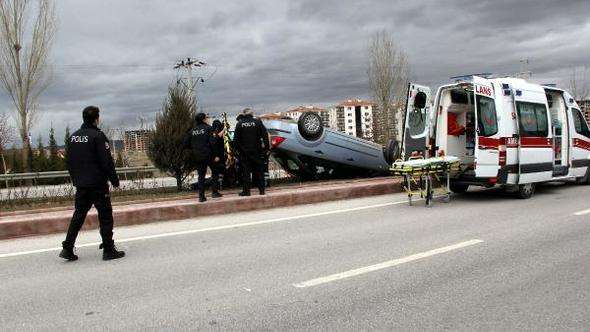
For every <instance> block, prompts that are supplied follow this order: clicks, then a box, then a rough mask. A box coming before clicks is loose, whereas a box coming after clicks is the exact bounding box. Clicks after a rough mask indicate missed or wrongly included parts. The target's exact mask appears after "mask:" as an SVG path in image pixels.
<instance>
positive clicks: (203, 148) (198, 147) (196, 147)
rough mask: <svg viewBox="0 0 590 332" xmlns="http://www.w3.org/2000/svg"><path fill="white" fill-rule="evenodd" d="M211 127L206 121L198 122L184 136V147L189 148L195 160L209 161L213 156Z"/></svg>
mask: <svg viewBox="0 0 590 332" xmlns="http://www.w3.org/2000/svg"><path fill="white" fill-rule="evenodd" d="M214 144H215V137H213V128H211V126H210V125H208V124H206V123H199V124H197V125H196V126H195V127H194V128H193V129H191V130H189V132H188V133H187V134H186V136H185V138H184V147H185V148H186V149H191V150H192V152H193V157H194V159H195V161H197V162H204V161H210V160H211V158H212V156H213V145H214Z"/></svg>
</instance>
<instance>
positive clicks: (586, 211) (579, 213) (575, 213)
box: [574, 209, 590, 216]
mask: <svg viewBox="0 0 590 332" xmlns="http://www.w3.org/2000/svg"><path fill="white" fill-rule="evenodd" d="M586 214H590V209H588V210H583V211H578V212H574V216H583V215H586Z"/></svg>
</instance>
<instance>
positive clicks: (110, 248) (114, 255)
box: [98, 243, 125, 261]
mask: <svg viewBox="0 0 590 332" xmlns="http://www.w3.org/2000/svg"><path fill="white" fill-rule="evenodd" d="M98 248H99V249H102V260H103V261H110V260H111V259H118V258H123V257H125V252H124V251H119V250H117V248H116V247H115V244H114V243H113V244H109V245H104V244H101V245H100V247H98Z"/></svg>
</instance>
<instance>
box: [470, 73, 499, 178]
mask: <svg viewBox="0 0 590 332" xmlns="http://www.w3.org/2000/svg"><path fill="white" fill-rule="evenodd" d="M473 91H474V94H475V100H474V109H475V123H476V130H475V142H476V149H475V165H476V166H475V176H476V177H479V178H494V177H497V176H498V170H499V169H500V153H499V152H500V151H499V146H500V137H499V136H500V135H499V124H498V110H499V109H500V107H501V106H500V105H497V102H496V96H495V90H494V86H493V84H492V82H490V81H489V80H487V79H485V78H482V77H478V76H474V77H473Z"/></svg>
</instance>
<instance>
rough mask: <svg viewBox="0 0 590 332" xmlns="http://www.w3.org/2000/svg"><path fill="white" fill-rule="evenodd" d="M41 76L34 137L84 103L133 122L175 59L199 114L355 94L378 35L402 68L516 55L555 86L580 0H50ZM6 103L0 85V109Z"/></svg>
mask: <svg viewBox="0 0 590 332" xmlns="http://www.w3.org/2000/svg"><path fill="white" fill-rule="evenodd" d="M57 9H58V10H57V13H58V16H59V30H58V35H57V40H56V43H55V45H54V48H53V52H52V59H53V63H54V71H55V80H54V83H53V85H52V86H51V88H50V89H49V90H48V91H47V92H46V93H45V94H44V96H43V97H42V99H41V101H40V109H41V112H40V118H41V121H39V124H38V125H37V126H36V127H35V128H34V130H33V138H34V140H35V142H36V138H37V136H38V134H39V133H40V132H41V133H43V135H44V136H47V134H46V133H47V132H48V128H49V126H50V125H51V124H53V126H54V127H55V128H56V130H57V132H58V135H59V137H60V141H61V137H62V135H63V131H64V128H65V126H66V124H69V125H70V126H71V127H72V128H74V127H78V126H79V125H80V122H81V121H80V112H81V109H82V108H83V107H84V106H87V105H90V104H94V105H98V106H99V107H100V108H101V109H102V113H101V115H102V118H103V120H104V121H105V122H106V123H107V124H108V125H110V126H117V127H118V126H127V127H131V128H132V127H137V126H138V123H139V121H138V118H139V117H140V116H141V117H143V118H145V119H146V121H147V122H150V121H152V120H153V118H154V114H155V112H156V111H158V109H159V108H160V107H161V104H162V101H163V98H164V97H165V95H166V90H167V87H168V85H169V84H170V82H172V81H174V80H175V78H176V75H177V72H176V71H175V70H173V69H172V67H173V65H174V64H175V62H176V61H177V60H178V59H180V58H185V57H188V56H190V57H196V58H198V59H202V60H204V61H206V62H207V63H208V64H209V66H208V67H207V68H206V69H205V70H203V71H200V72H196V73H195V76H199V75H201V76H204V77H205V78H208V80H207V81H206V82H205V83H204V84H202V85H200V86H199V87H198V89H199V91H198V96H199V98H200V105H201V107H202V108H203V109H204V110H205V111H206V112H209V113H217V112H224V111H227V112H230V113H235V112H237V111H239V110H240V109H242V108H243V107H246V106H249V107H254V108H255V109H256V110H257V112H259V113H262V112H267V111H281V110H286V109H288V108H289V107H294V106H298V105H300V104H314V105H320V106H322V105H323V106H326V105H330V104H333V103H337V102H339V101H342V100H344V99H347V98H355V97H361V98H367V97H369V91H368V83H367V75H366V71H367V51H366V50H367V44H368V41H369V39H370V36H371V35H372V34H373V33H374V32H375V31H378V30H381V29H386V30H388V31H389V32H391V33H392V34H393V36H394V38H395V40H396V41H397V42H398V44H399V45H401V46H402V47H403V48H404V49H405V50H406V52H407V53H408V55H409V58H410V62H411V65H412V73H413V78H414V79H415V80H416V81H417V82H418V83H424V84H427V85H430V86H432V87H436V86H437V85H438V84H441V83H445V82H447V81H448V78H449V77H450V76H455V75H459V74H466V73H478V72H492V73H497V74H513V73H516V72H518V71H519V69H520V61H519V60H521V59H523V58H528V59H529V61H530V64H529V70H531V71H532V72H533V78H534V79H535V80H537V81H539V82H540V83H547V82H553V83H557V84H558V85H560V86H563V87H567V84H568V83H567V81H568V79H569V76H570V74H571V71H572V67H576V66H586V65H590V1H588V0H585V1H567V0H560V1H554V0H547V1H544V0H534V1H533V0H531V1H525V0H518V1H517V0H514V1H502V0H493V1H483V0H478V1H473V0H466V1H444V2H442V1H391V0H384V1H343V0H335V1H330V0H318V1H294V0H293V1H277V0H272V1H250V0H249V1H243V0H241V1H188V0H187V1H178V0H175V1H164V0H161V1H156V0H153V1H148V0H133V1H132V0H125V1H121V0H83V1H81V0H58V1H57ZM11 108H12V105H11V104H10V103H9V102H8V99H7V97H6V95H4V93H3V92H0V111H6V110H9V109H11Z"/></svg>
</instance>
